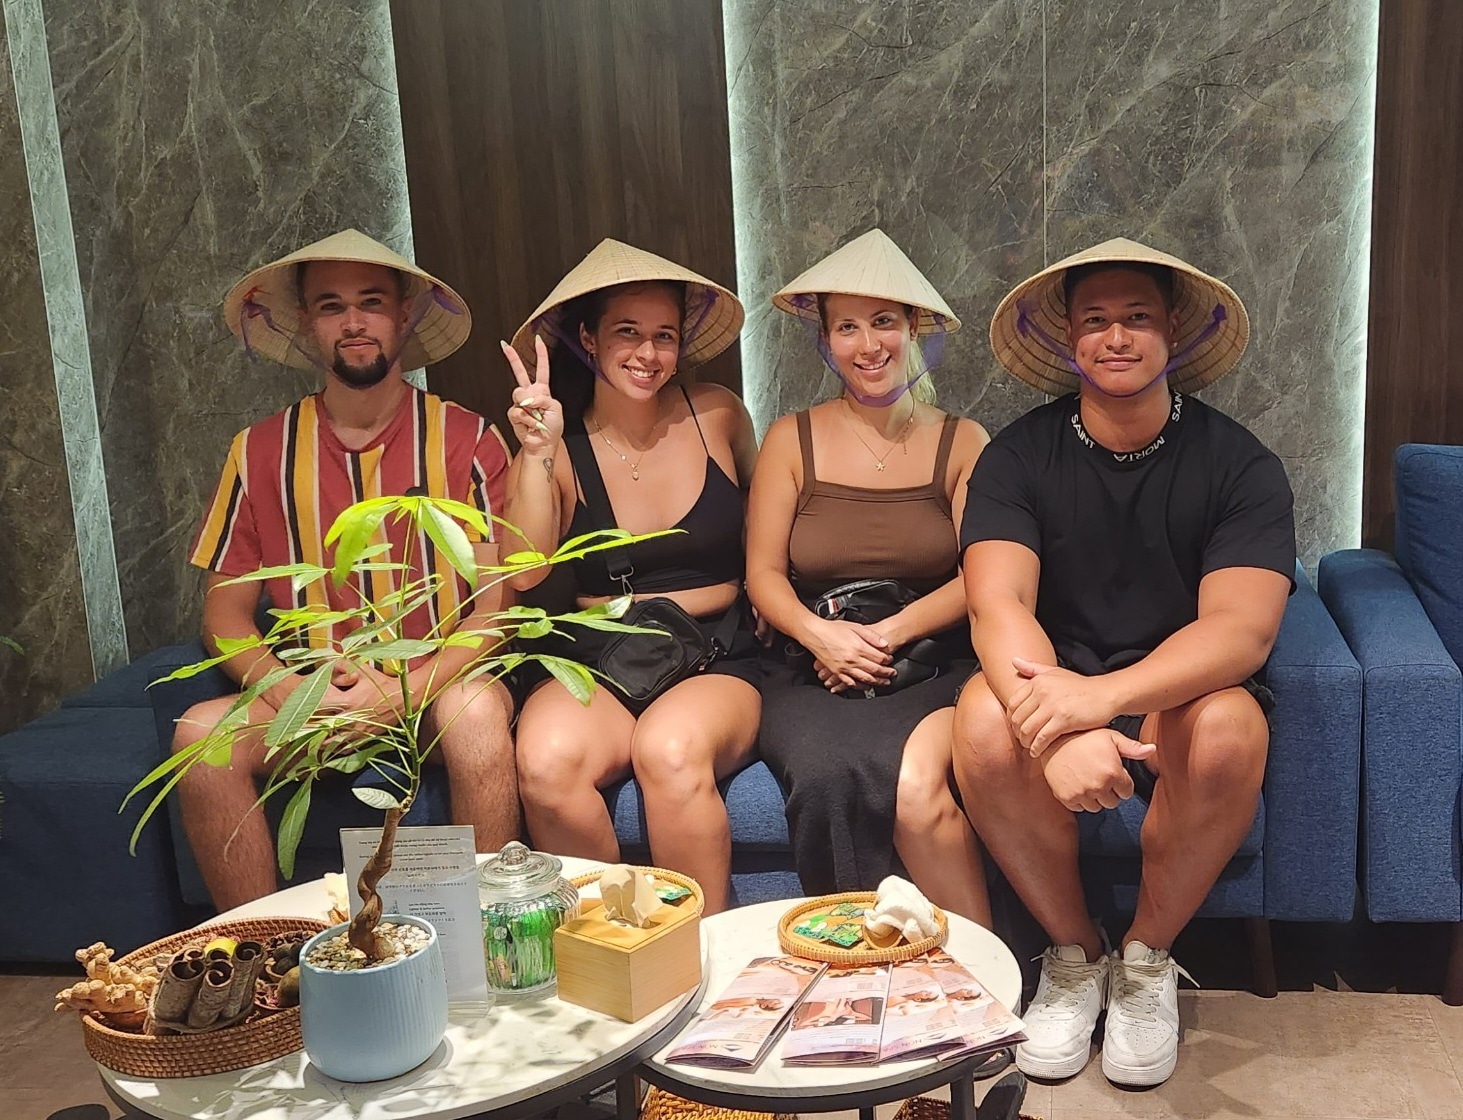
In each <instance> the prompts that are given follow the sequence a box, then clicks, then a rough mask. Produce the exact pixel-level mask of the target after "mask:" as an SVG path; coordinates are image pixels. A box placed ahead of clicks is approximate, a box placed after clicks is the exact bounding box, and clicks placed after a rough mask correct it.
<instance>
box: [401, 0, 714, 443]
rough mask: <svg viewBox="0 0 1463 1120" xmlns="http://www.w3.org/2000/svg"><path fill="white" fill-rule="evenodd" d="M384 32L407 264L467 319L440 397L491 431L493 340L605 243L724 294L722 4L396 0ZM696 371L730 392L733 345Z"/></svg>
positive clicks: (495, 414) (495, 391)
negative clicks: (673, 265)
mask: <svg viewBox="0 0 1463 1120" xmlns="http://www.w3.org/2000/svg"><path fill="white" fill-rule="evenodd" d="M391 20H392V27H393V34H394V36H395V40H396V69H397V80H398V83H399V85H400V88H401V118H402V129H403V132H404V135H405V143H406V170H407V181H408V185H409V188H410V192H411V211H412V227H413V232H414V238H415V243H416V258H417V261H418V262H419V263H420V264H421V265H422V266H423V267H425V268H427V269H429V270H431V271H433V272H435V273H436V274H437V275H439V276H441V277H442V278H443V279H444V280H445V281H447V282H448V283H449V284H451V285H453V287H455V288H456V289H457V290H458V291H459V292H461V293H462V295H463V297H464V298H465V299H466V300H467V301H468V304H469V305H470V306H471V308H472V314H473V332H472V338H471V339H470V340H469V341H468V343H467V345H466V346H464V347H463V348H462V349H461V350H460V351H459V352H458V353H457V354H455V355H454V356H453V357H452V358H450V359H448V360H447V361H445V362H442V363H439V364H438V365H436V366H434V367H433V368H432V369H431V370H429V371H428V378H429V380H430V382H431V385H432V388H433V390H434V391H435V392H438V393H441V394H442V395H444V396H446V397H450V398H451V399H453V400H457V401H460V402H461V403H463V404H465V405H467V406H468V407H470V408H475V409H477V410H478V411H480V412H482V413H483V414H484V415H486V416H487V417H488V418H489V419H491V420H494V421H496V422H499V423H500V424H502V421H503V415H504V413H505V411H506V410H507V407H508V404H509V398H510V391H511V388H512V378H511V376H510V374H509V372H508V369H507V365H506V363H505V362H504V361H503V357H502V355H501V353H500V352H499V350H498V340H499V339H500V338H501V339H507V338H510V337H511V336H512V333H513V331H514V330H516V329H517V328H518V326H519V324H520V323H522V322H523V320H524V319H526V318H527V317H528V315H529V314H530V313H531V312H532V311H533V309H534V308H535V307H537V306H538V303H539V301H540V300H542V299H543V297H544V296H546V295H547V294H548V292H549V290H550V289H551V288H552V287H553V286H554V284H556V283H557V282H558V280H559V278H560V277H561V276H562V275H563V274H564V273H565V272H567V271H568V270H569V269H570V268H571V267H572V266H573V265H574V264H575V263H576V262H578V261H579V259H580V258H581V257H583V256H584V254H586V253H587V252H589V250H590V249H592V248H593V247H594V246H595V245H596V244H598V243H599V241H600V239H602V238H605V237H614V238H618V239H619V240H621V241H628V242H630V243H631V244H633V245H638V246H640V247H641V248H643V249H648V250H650V251H651V252H653V253H659V254H661V255H662V256H665V257H669V258H671V259H672V260H675V261H678V262H680V263H682V264H684V265H686V266H687V267H689V268H693V269H695V270H697V271H698V272H701V273H702V274H704V275H706V276H708V277H710V278H711V279H713V280H716V281H718V282H719V283H722V284H725V285H726V286H727V287H730V288H733V289H735V287H736V278H737V277H736V256H735V244H734V240H733V230H732V197H731V157H730V150H729V148H728V141H727V108H726V69H725V65H724V61H723V59H724V50H723V45H722V23H721V4H720V2H719V0H392V4H391ZM696 375H697V376H698V377H699V378H701V379H706V380H713V381H718V382H720V383H722V384H724V385H729V386H730V387H732V388H734V389H739V388H740V384H741V374H740V364H739V359H738V356H737V353H736V349H735V347H733V349H732V350H731V351H729V352H728V353H727V354H725V355H723V356H721V357H720V358H718V359H716V360H715V361H714V362H711V363H709V364H708V365H707V366H705V367H703V368H702V369H700V370H698V371H697V373H696ZM503 427H504V430H505V434H506V430H507V425H506V424H503Z"/></svg>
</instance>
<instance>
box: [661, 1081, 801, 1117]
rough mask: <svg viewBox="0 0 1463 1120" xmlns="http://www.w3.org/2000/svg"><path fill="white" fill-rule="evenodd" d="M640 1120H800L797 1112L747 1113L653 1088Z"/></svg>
mask: <svg viewBox="0 0 1463 1120" xmlns="http://www.w3.org/2000/svg"><path fill="white" fill-rule="evenodd" d="M640 1120H798V1114H797V1113H796V1112H776V1113H769V1112H745V1111H743V1110H742V1109H739V1108H717V1107H716V1106H715V1105H709V1104H697V1103H696V1102H695V1101H688V1100H686V1098H685V1097H678V1096H676V1095H675V1094H674V1093H667V1092H666V1091H665V1090H664V1089H660V1088H656V1087H654V1086H652V1087H651V1090H650V1092H648V1093H646V1094H645V1103H644V1104H642V1105H641V1106H640Z"/></svg>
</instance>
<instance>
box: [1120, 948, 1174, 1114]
mask: <svg viewBox="0 0 1463 1120" xmlns="http://www.w3.org/2000/svg"><path fill="white" fill-rule="evenodd" d="M1181 975H1182V976H1184V977H1185V978H1187V979H1188V980H1189V981H1190V982H1191V983H1192V982H1193V979H1194V978H1193V977H1192V976H1190V975H1189V974H1188V973H1187V972H1185V971H1184V970H1183V969H1182V968H1180V967H1179V966H1178V964H1177V962H1175V961H1174V959H1173V958H1172V957H1170V956H1169V955H1168V953H1167V951H1166V950H1163V949H1150V948H1148V946H1147V945H1144V944H1143V943H1142V942H1141V941H1130V942H1128V944H1126V945H1124V946H1123V951H1122V953H1121V955H1119V954H1117V953H1114V954H1113V958H1112V966H1111V970H1110V972H1109V980H1108V993H1107V1026H1106V1028H1105V1031H1104V1037H1103V1040H1102V1072H1103V1073H1104V1074H1105V1075H1106V1077H1107V1079H1108V1080H1109V1081H1111V1082H1113V1083H1114V1084H1117V1085H1131V1086H1144V1085H1161V1084H1163V1082H1165V1081H1167V1080H1168V1079H1169V1076H1170V1075H1171V1074H1172V1073H1173V1067H1174V1066H1175V1065H1177V1064H1178V1060H1179V977H1180V976H1181Z"/></svg>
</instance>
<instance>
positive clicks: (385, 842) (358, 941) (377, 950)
mask: <svg viewBox="0 0 1463 1120" xmlns="http://www.w3.org/2000/svg"><path fill="white" fill-rule="evenodd" d="M405 812H406V806H402V807H400V808H397V809H388V810H386V823H385V824H383V825H382V826H381V839H380V841H379V842H378V843H377V844H376V850H375V851H374V852H372V853H371V858H370V859H369V860H367V861H366V866H365V867H363V868H362V869H361V877H360V879H359V880H357V882H356V894H358V895H360V897H361V908H360V909H359V910H358V911H356V916H355V917H354V918H352V919H351V924H350V930H349V931H348V932H347V938H348V940H349V941H350V944H351V948H353V949H359V950H360V951H361V952H363V953H365V954H366V959H367V960H368V961H372V962H375V961H380V960H385V959H386V958H387V957H389V956H390V955H391V943H390V942H389V941H387V940H386V938H384V937H382V936H381V934H380V933H379V932H378V931H377V929H376V927H377V925H379V924H380V922H381V895H380V894H379V893H378V892H377V890H376V886H377V884H378V883H380V882H381V880H382V878H384V877H385V875H386V873H387V872H389V871H390V870H391V852H392V849H393V848H394V847H395V845H396V826H397V824H398V823H400V821H401V817H402V814H403V813H405Z"/></svg>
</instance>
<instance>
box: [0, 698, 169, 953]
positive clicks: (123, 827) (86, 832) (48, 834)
mask: <svg viewBox="0 0 1463 1120" xmlns="http://www.w3.org/2000/svg"><path fill="white" fill-rule="evenodd" d="M156 762H157V736H156V734H155V733H154V730H153V721H152V713H151V712H149V711H147V710H145V709H142V708H136V707H127V708H109V709H98V708H87V707H71V708H61V709H59V710H58V711H55V712H52V713H50V714H49V715H46V716H42V717H41V718H40V719H37V720H34V721H32V722H31V723H28V724H27V725H26V726H25V727H23V728H21V729H20V730H18V731H14V732H12V733H10V734H9V735H6V736H4V737H0V797H3V798H4V801H5V804H4V808H3V813H4V829H3V831H0V897H3V898H6V899H9V900H10V905H8V906H3V907H0V960H6V961H64V960H68V959H70V957H71V954H72V953H73V952H74V951H75V950H77V949H79V948H82V947H83V946H86V945H90V944H91V943H92V942H93V941H105V942H106V943H107V944H109V945H111V946H113V947H114V948H116V949H118V950H119V951H121V952H130V951H131V950H133V949H135V948H136V947H137V946H138V945H141V944H143V943H145V942H148V941H152V940H155V939H156V938H159V937H162V936H164V935H165V934H168V933H172V932H174V931H175V930H178V929H180V928H182V927H184V926H186V925H189V924H191V922H192V921H194V920H197V919H196V916H194V917H192V918H191V919H190V917H189V915H188V913H187V911H185V910H184V908H183V906H182V903H181V900H180V898H179V896H178V889H177V874H176V871H175V869H174V866H173V851H172V837H171V835H170V833H169V828H168V820H167V814H165V813H160V814H159V815H158V817H157V818H156V819H155V820H153V821H152V822H151V823H149V824H148V826H147V828H146V829H144V830H143V832H142V835H141V836H140V837H139V839H138V844H137V854H136V855H135V856H133V855H132V854H130V853H129V852H128V850H127V845H128V838H129V836H130V835H131V832H132V828H133V826H134V825H135V824H136V822H137V817H138V814H139V812H140V811H141V806H139V805H137V804H136V803H134V804H132V805H129V806H128V807H127V810H126V811H125V812H123V813H119V811H118V810H119V809H120V808H121V804H122V798H123V797H124V796H125V795H126V793H127V791H128V790H129V789H131V788H132V786H133V785H134V783H136V781H137V779H138V778H140V777H141V776H142V775H143V774H145V773H147V771H148V770H150V769H151V768H152V767H153V766H154V765H156Z"/></svg>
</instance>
